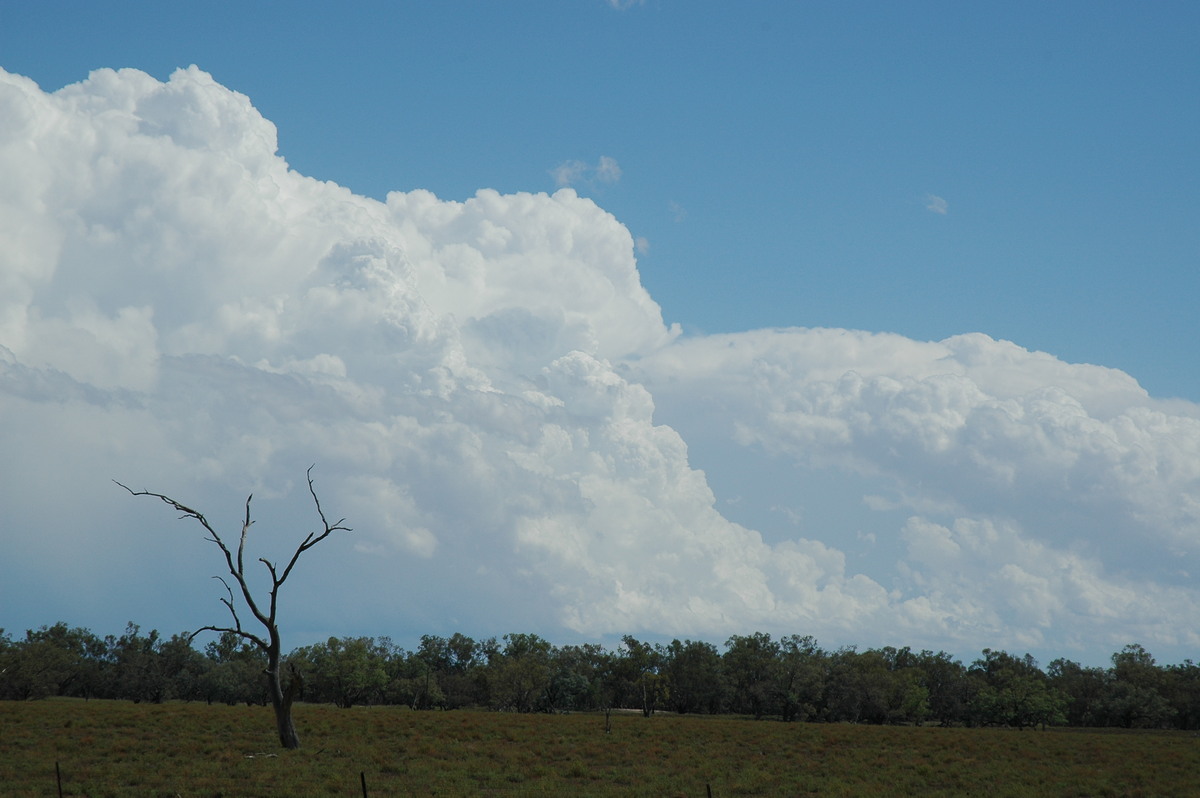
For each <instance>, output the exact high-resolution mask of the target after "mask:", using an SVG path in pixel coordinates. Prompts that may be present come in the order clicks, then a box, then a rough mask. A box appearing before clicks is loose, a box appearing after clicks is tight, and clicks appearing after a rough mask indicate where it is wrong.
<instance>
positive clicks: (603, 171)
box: [550, 155, 621, 188]
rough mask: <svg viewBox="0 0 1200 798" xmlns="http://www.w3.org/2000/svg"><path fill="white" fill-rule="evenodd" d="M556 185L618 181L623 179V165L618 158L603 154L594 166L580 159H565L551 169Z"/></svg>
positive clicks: (560, 186)
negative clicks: (618, 161)
mask: <svg viewBox="0 0 1200 798" xmlns="http://www.w3.org/2000/svg"><path fill="white" fill-rule="evenodd" d="M550 174H551V175H552V176H553V177H554V185H556V186H558V187H559V188H564V187H566V186H574V185H579V184H584V185H594V184H596V183H616V182H617V181H618V180H620V179H621V165H620V164H619V163H617V159H616V158H611V157H609V156H607V155H601V156H600V159H599V160H598V161H596V164H595V165H594V166H593V165H591V164H587V163H585V162H583V161H579V160H571V161H563V162H562V163H560V164H559V165H558V166H556V167H554V168H553V169H551V170H550Z"/></svg>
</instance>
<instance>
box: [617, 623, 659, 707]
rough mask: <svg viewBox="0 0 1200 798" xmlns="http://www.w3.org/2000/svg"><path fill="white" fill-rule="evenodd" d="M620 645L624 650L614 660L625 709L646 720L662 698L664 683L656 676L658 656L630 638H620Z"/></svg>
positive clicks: (656, 652)
mask: <svg viewBox="0 0 1200 798" xmlns="http://www.w3.org/2000/svg"><path fill="white" fill-rule="evenodd" d="M621 645H623V646H624V647H625V649H624V651H621V652H620V653H619V654H618V656H617V660H616V672H617V674H619V679H620V681H621V682H622V684H623V690H622V692H624V694H625V696H627V699H626V702H627V703H628V705H630V706H636V707H638V708H639V709H641V710H642V716H643V717H647V718H648V717H650V716H651V715H653V714H654V711H655V710H656V709H657V708H658V704H659V702H660V701H661V700H663V699H664V698H665V697H666V680H665V679H664V678H663V677H662V675H661V674H660V673H659V669H660V667H661V666H662V659H663V658H662V652H661V651H659V650H658V649H657V648H655V647H654V646H653V645H651V644H650V643H643V642H642V641H640V640H638V639H637V638H635V637H633V636H632V635H625V636H624V637H622V638H621Z"/></svg>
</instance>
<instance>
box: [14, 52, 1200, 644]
mask: <svg viewBox="0 0 1200 798" xmlns="http://www.w3.org/2000/svg"><path fill="white" fill-rule="evenodd" d="M610 166H611V168H609V167H606V166H605V163H604V162H603V161H602V163H601V167H600V168H603V169H608V170H609V171H608V172H607V173H608V174H616V173H617V172H616V166H615V162H612V163H611V165H610ZM0 174H3V175H4V180H0V440H3V442H4V446H5V461H6V465H5V467H4V472H3V479H0V508H3V509H0V518H2V522H3V525H4V529H5V542H6V546H7V547H9V548H10V551H9V554H10V555H11V556H6V557H4V558H0V562H2V564H0V583H3V584H4V585H5V597H4V602H5V606H6V610H7V611H8V613H9V614H10V617H12V619H13V620H12V621H11V622H14V623H15V624H16V625H18V626H19V625H22V624H24V625H35V624H38V623H44V622H53V621H54V620H58V619H60V618H62V619H64V620H67V621H69V622H71V623H80V624H84V625H89V626H92V627H94V628H98V629H103V628H110V627H113V626H119V625H120V624H121V623H123V622H124V621H125V620H128V619H130V618H133V619H135V620H138V621H139V622H141V623H144V624H146V625H157V626H159V627H162V628H166V629H169V630H174V629H177V628H187V627H191V626H198V625H201V624H202V623H205V622H210V621H211V620H213V619H212V613H213V612H215V611H219V609H220V607H219V605H217V604H216V602H215V601H209V602H203V601H200V600H198V598H197V597H200V599H203V598H204V597H208V598H210V599H211V596H210V595H209V594H208V593H206V591H207V590H208V589H209V587H208V585H207V584H205V579H204V577H205V576H206V575H207V574H206V572H204V571H203V570H199V571H198V570H197V565H196V560H197V558H202V557H205V556H208V554H209V552H207V551H206V550H205V548H204V544H203V541H202V540H200V539H198V538H197V537H196V536H194V535H188V532H190V530H186V529H182V528H176V527H174V526H172V523H173V521H172V519H171V518H170V517H169V513H168V514H167V515H166V516H164V515H163V513H162V508H160V507H147V506H145V505H143V504H139V503H137V502H133V501H130V499H129V497H128V496H127V495H125V494H123V493H122V492H120V491H119V490H118V489H116V488H115V487H114V486H113V485H112V484H111V482H110V481H109V480H110V478H113V477H115V478H118V479H121V480H122V481H123V482H126V483H128V484H131V485H132V486H134V487H147V488H150V489H153V490H158V491H162V492H166V493H170V494H172V495H175V496H176V497H177V498H179V499H180V500H182V501H185V502H186V503H188V504H191V505H192V506H197V507H202V508H204V509H205V511H206V513H207V514H208V515H209V517H210V519H213V520H216V519H222V518H223V519H225V520H226V521H228V522H233V521H235V520H236V518H237V516H238V513H239V511H240V510H241V502H243V501H244V496H245V493H246V492H249V491H251V490H253V491H254V492H255V494H256V498H255V502H256V505H255V507H256V512H257V513H258V515H259V517H260V519H261V520H260V523H259V525H258V526H256V527H255V534H256V535H258V536H259V537H258V538H256V542H258V543H260V544H261V545H262V546H263V547H264V549H267V550H268V551H264V552H263V553H269V550H270V549H271V547H272V546H280V545H286V544H287V543H288V542H289V541H292V540H293V537H294V535H295V533H296V530H297V529H298V528H299V529H304V528H305V527H306V526H307V525H308V524H309V518H310V512H311V510H310V507H309V506H308V499H307V493H306V491H305V489H304V484H303V480H302V476H303V473H304V469H305V468H306V467H307V466H308V465H309V464H310V463H314V462H315V463H317V464H318V466H317V469H316V471H315V476H316V478H317V484H318V489H319V490H321V491H322V501H323V503H324V504H325V505H326V506H327V507H329V508H333V512H335V513H336V514H337V515H339V516H340V515H345V516H347V517H348V521H349V523H350V525H351V526H353V527H355V530H356V531H355V532H354V533H353V534H352V535H351V536H347V542H345V543H344V545H343V547H342V548H340V549H339V548H338V547H337V546H336V545H333V544H331V545H330V546H329V547H328V549H327V550H326V551H325V552H323V553H322V554H323V557H324V559H322V560H321V562H320V564H317V563H316V562H314V563H312V564H306V567H311V570H310V571H308V572H307V573H306V574H303V575H301V576H300V577H298V578H301V579H302V580H304V579H306V580H308V581H307V584H308V585H309V589H308V590H307V591H303V590H298V591H297V592H296V593H294V594H293V596H294V600H295V601H296V602H297V606H296V607H295V608H294V609H293V612H294V613H295V617H296V619H297V620H296V622H295V623H293V626H292V628H293V633H294V634H297V636H298V639H296V640H294V641H292V642H293V643H296V644H299V643H301V642H305V641H304V639H302V638H303V637H304V636H305V635H309V636H312V635H317V634H326V633H329V634H349V633H354V632H358V633H363V634H396V635H397V636H403V635H404V634H405V633H412V632H417V633H420V632H424V631H438V630H444V629H450V628H463V629H465V630H466V631H468V632H475V633H479V632H482V633H488V634H490V633H498V632H504V631H514V630H519V629H531V628H532V629H537V630H540V631H542V632H543V633H544V634H547V635H548V636H551V637H555V636H556V635H558V634H560V633H566V631H567V630H573V631H574V632H578V633H580V634H585V635H603V634H619V633H626V632H629V633H641V634H664V635H681V636H682V635H690V636H705V637H709V638H711V639H720V638H721V637H722V636H724V635H726V634H729V633H734V632H739V633H740V632H748V631H753V630H756V629H761V630H765V631H773V632H803V633H814V634H817V635H819V636H823V637H824V638H826V639H830V640H831V641H835V642H860V643H864V644H876V643H882V642H901V643H909V644H914V645H922V644H929V645H940V646H949V647H952V648H956V649H958V650H962V651H963V652H964V653H969V652H970V650H971V649H972V648H974V647H977V646H980V645H1027V646H1038V645H1045V646H1050V647H1053V646H1055V645H1058V644H1059V643H1062V644H1063V645H1067V644H1070V645H1076V646H1078V647H1080V648H1082V649H1090V648H1095V647H1100V648H1103V647H1104V646H1108V645H1110V644H1111V643H1113V642H1116V643H1118V644H1119V643H1124V642H1128V641H1129V640H1131V639H1135V638H1136V639H1141V640H1143V641H1145V642H1147V643H1151V644H1152V643H1155V642H1159V643H1161V644H1163V645H1170V644H1172V643H1184V642H1189V643H1194V642H1195V640H1194V638H1193V636H1192V635H1193V633H1192V632H1191V631H1190V630H1189V629H1188V628H1187V627H1186V621H1187V619H1188V618H1189V617H1194V616H1195V613H1196V611H1197V609H1200V608H1198V607H1197V593H1196V591H1195V590H1194V588H1193V587H1192V586H1191V585H1190V584H1189V582H1188V579H1187V578H1186V577H1185V576H1184V575H1183V574H1182V572H1183V571H1187V570H1191V572H1194V570H1195V567H1196V564H1197V563H1196V559H1197V554H1198V552H1197V543H1198V541H1200V534H1198V533H1200V505H1198V501H1197V498H1196V497H1197V496H1200V471H1198V469H1200V457H1197V454H1198V453H1200V420H1198V419H1200V412H1198V408H1197V407H1196V406H1195V405H1191V404H1187V403H1176V404H1173V405H1167V404H1164V403H1162V402H1158V401H1155V400H1153V399H1151V398H1150V397H1148V396H1146V394H1145V392H1144V391H1142V390H1141V389H1140V388H1139V387H1138V385H1137V384H1136V382H1134V381H1133V380H1132V379H1131V378H1129V377H1128V376H1127V375H1124V374H1122V373H1120V372H1115V371H1112V370H1108V369H1102V368H1098V367H1092V366H1076V365H1070V364H1066V363H1063V362H1061V361H1059V360H1057V359H1055V358H1053V357H1051V356H1049V355H1045V354H1041V353H1031V352H1027V351H1025V350H1023V349H1020V348H1019V347H1017V346H1015V345H1012V344H1008V343H1003V342H997V341H993V340H991V339H989V338H987V337H985V336H981V335H966V336H961V337H958V338H953V339H949V340H947V341H943V342H941V343H919V342H914V341H910V340H907V339H904V338H900V337H897V336H889V335H871V334H866V333H857V332H848V331H842V330H802V329H795V330H778V331H757V332H748V333H743V334H739V335H730V336H710V337H703V338H691V339H683V338H681V337H680V336H679V333H678V330H677V329H675V328H671V327H668V326H666V325H665V324H664V323H663V320H662V316H661V313H660V311H659V308H658V306H657V304H655V302H654V301H653V300H652V299H651V297H650V296H649V295H648V294H647V292H646V291H645V289H644V288H643V287H642V285H641V283H640V280H639V277H638V272H637V267H636V263H635V260H634V249H635V248H634V242H633V240H632V238H631V236H630V234H629V232H628V231H627V230H626V229H625V227H624V226H622V225H621V224H620V223H619V222H618V221H617V220H616V219H614V218H613V217H612V216H611V215H610V214H608V213H606V212H604V211H603V210H602V209H600V208H599V207H597V206H596V205H595V204H594V203H593V202H591V201H590V200H587V199H584V198H581V197H580V196H578V195H577V194H576V193H575V192H574V191H573V190H571V189H562V190H560V191H558V192H557V193H555V194H553V195H545V194H515V195H500V194H498V193H496V192H494V191H490V190H481V191H479V192H478V193H477V194H476V195H475V196H474V197H473V198H471V199H469V200H467V201H466V202H461V203H460V202H447V201H443V200H440V199H438V198H437V197H435V196H434V195H432V194H430V193H429V192H425V191H415V192H411V193H407V194H405V193H393V194H391V195H389V196H388V198H387V201H386V202H382V203H381V202H377V201H375V200H371V199H367V198H364V197H359V196H355V195H354V194H352V193H351V192H349V191H347V190H346V189H344V188H342V187H339V186H337V185H335V184H332V183H322V182H319V181H316V180H312V179H310V178H307V177H304V176H302V175H299V174H297V173H295V172H294V171H291V170H289V168H288V166H287V164H286V163H285V162H284V161H283V159H282V158H281V157H280V156H279V154H278V153H277V151H276V135H275V128H274V126H273V125H272V124H271V123H270V122H268V121H267V120H265V119H263V118H262V116H261V115H260V114H259V113H258V112H257V111H256V110H255V109H254V107H253V106H252V105H251V103H250V101H249V99H248V98H246V97H244V96H242V95H239V94H237V93H235V92H232V91H230V90H228V89H226V88H225V87H223V86H220V85H218V84H217V83H215V82H214V81H213V80H212V78H211V77H210V76H209V75H207V74H205V73H204V72H202V71H200V70H198V69H196V68H195V67H192V68H190V69H186V70H179V71H177V72H176V73H175V74H174V75H172V76H171V78H170V80H169V81H167V82H165V83H163V82H160V81H157V80H155V79H154V78H152V77H150V76H148V75H145V74H143V73H141V72H137V71H133V70H122V71H119V72H114V71H111V70H100V71H97V72H95V73H93V74H92V75H91V76H90V77H89V78H88V79H87V80H86V81H84V82H82V83H79V84H76V85H73V86H68V87H66V88H64V89H62V90H60V91H57V92H54V93H52V94H47V93H45V92H43V91H42V90H41V89H40V88H39V87H37V86H36V85H35V84H34V83H32V82H31V81H29V80H27V79H25V78H22V77H20V76H16V75H11V74H7V73H0ZM681 433H682V436H681ZM685 439H686V440H687V441H691V442H694V443H696V444H700V443H704V444H705V445H709V444H711V445H712V446H721V447H725V448H726V449H727V450H728V451H731V452H737V453H738V455H737V456H738V457H739V458H741V460H740V461H739V462H745V463H747V464H749V465H748V467H749V468H751V469H761V470H762V471H763V472H764V473H765V472H766V471H767V470H769V469H770V470H779V469H782V474H783V476H782V482H783V483H784V484H787V483H788V482H789V481H791V482H794V483H795V484H797V485H802V484H803V483H804V481H805V480H807V479H810V478H812V475H813V474H816V473H835V474H837V475H838V478H839V479H842V480H844V481H845V482H846V484H847V485H849V486H851V488H850V489H851V490H857V488H856V487H855V486H856V485H858V484H859V483H860V482H861V484H862V486H863V487H862V494H869V495H867V496H866V501H867V506H868V508H870V509H869V512H873V513H875V514H877V516H878V518H879V519H880V523H879V524H878V525H877V526H878V530H877V532H874V533H873V534H874V535H875V538H876V540H879V541H881V543H880V545H879V546H878V548H879V550H880V552H879V553H877V555H876V556H875V558H874V559H873V560H870V561H866V560H863V559H862V558H861V557H857V555H856V556H853V557H851V556H848V555H847V553H846V550H847V547H848V546H849V545H850V538H849V537H848V536H849V534H850V533H849V531H848V529H847V528H845V527H844V526H842V525H839V524H836V523H834V524H830V525H828V526H827V527H821V528H811V529H808V528H806V529H805V530H803V532H802V534H791V535H779V534H772V535H770V536H768V537H764V534H763V530H757V531H756V530H755V529H751V528H749V527H748V526H746V525H742V524H739V523H735V522H734V521H732V520H730V519H729V518H727V517H726V515H725V514H722V512H721V511H719V509H718V508H719V507H721V506H722V505H721V503H720V502H718V500H717V497H716V496H714V493H713V491H712V489H711V488H710V483H709V481H708V479H707V478H706V475H705V474H704V472H702V471H700V470H698V469H697V468H696V467H695V464H694V463H692V462H690V461H689V452H688V444H687V443H686V442H685ZM725 498H729V497H725ZM747 500H748V501H767V500H768V499H767V498H766V497H765V496H759V497H756V496H749V497H747ZM837 509H838V508H836V507H831V508H829V513H830V514H832V515H833V516H834V517H836V513H837ZM351 541H352V542H351ZM885 543H886V545H884V544H885ZM868 574H869V575H868ZM302 593H303V594H305V595H301V594H302ZM348 610H353V614H352V615H351V616H349V617H352V618H353V620H352V621H350V623H352V624H353V625H354V628H353V629H349V628H347V627H346V623H347V621H346V618H347V617H348V616H347V611H348Z"/></svg>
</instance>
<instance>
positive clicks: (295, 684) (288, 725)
mask: <svg viewBox="0 0 1200 798" xmlns="http://www.w3.org/2000/svg"><path fill="white" fill-rule="evenodd" d="M279 670H280V667H279V664H278V663H276V665H275V667H274V668H272V669H271V671H270V673H269V674H268V677H269V678H270V680H271V706H272V708H274V710H275V728H276V729H278V731H279V744H280V745H282V746H283V747H284V748H299V747H300V735H299V734H297V733H296V725H295V724H294V723H293V722H292V701H294V700H295V698H296V693H297V692H299V685H300V681H301V680H300V673H299V672H298V671H295V670H293V671H292V674H291V681H290V682H289V683H288V686H287V688H284V687H283V685H282V684H281V680H280V676H279Z"/></svg>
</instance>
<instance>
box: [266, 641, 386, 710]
mask: <svg viewBox="0 0 1200 798" xmlns="http://www.w3.org/2000/svg"><path fill="white" fill-rule="evenodd" d="M391 656H392V649H391V644H390V642H388V641H387V640H386V639H384V640H380V641H376V640H375V639H374V638H372V637H343V638H336V637H331V638H329V639H328V640H326V641H325V642H324V643H318V644H316V645H312V646H307V647H305V648H300V649H296V650H295V651H293V652H292V654H291V655H290V656H289V660H290V661H292V662H295V663H296V665H297V666H298V667H300V668H303V669H304V672H305V674H306V676H305V687H304V690H305V699H306V700H312V701H328V702H330V703H332V704H334V705H335V706H339V707H343V708H346V709H349V708H350V707H352V706H355V705H357V704H375V703H378V702H380V701H382V700H383V695H384V692H385V690H386V689H387V686H388V683H389V681H390V677H389V673H388V660H389V659H390V658H391Z"/></svg>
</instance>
